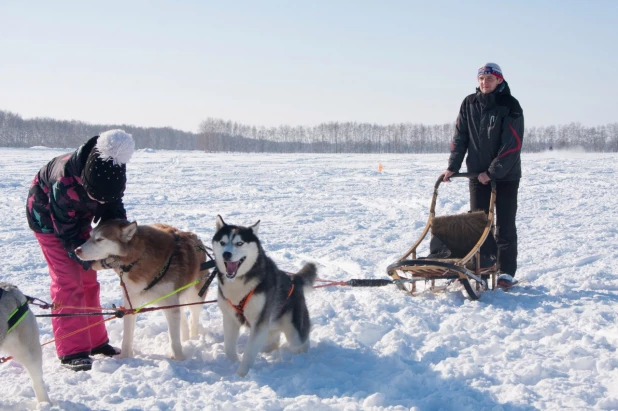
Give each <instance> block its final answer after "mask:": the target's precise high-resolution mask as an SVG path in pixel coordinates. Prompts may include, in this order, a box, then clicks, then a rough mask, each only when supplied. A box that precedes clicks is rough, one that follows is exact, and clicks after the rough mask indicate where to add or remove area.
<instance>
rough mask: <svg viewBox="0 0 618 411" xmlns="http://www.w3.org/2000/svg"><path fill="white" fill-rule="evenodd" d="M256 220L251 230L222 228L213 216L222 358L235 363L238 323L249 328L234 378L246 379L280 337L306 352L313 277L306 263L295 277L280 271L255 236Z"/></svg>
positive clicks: (224, 225) (221, 222) (310, 266)
mask: <svg viewBox="0 0 618 411" xmlns="http://www.w3.org/2000/svg"><path fill="white" fill-rule="evenodd" d="M259 224H260V222H259V221H258V222H257V223H255V224H254V225H252V226H251V227H240V226H235V225H228V224H226V223H225V222H224V221H223V219H222V218H221V216H217V224H216V228H217V232H216V233H215V235H214V237H213V239H212V249H213V252H214V255H215V261H216V263H217V270H218V274H217V278H218V279H219V295H218V298H217V301H218V303H219V308H220V309H221V312H222V313H223V337H224V345H225V355H226V356H227V358H228V359H230V360H232V361H238V354H237V353H236V342H237V340H238V333H239V330H240V326H241V325H246V326H247V327H249V329H250V335H249V342H248V343H247V347H246V348H245V351H244V354H243V356H242V361H241V363H240V367H238V372H237V373H238V375H240V376H241V377H244V376H245V375H247V373H248V372H249V369H250V368H251V367H252V366H253V363H254V362H255V358H256V356H257V354H258V353H259V352H260V351H264V352H269V351H272V350H275V349H277V348H279V341H280V338H281V333H283V334H284V335H285V338H286V340H287V342H288V344H289V347H290V349H291V350H293V351H295V352H306V351H307V349H308V348H309V331H310V329H311V322H310V320H309V311H308V310H307V305H306V303H305V290H307V289H311V288H312V286H313V282H314V281H315V279H316V277H317V272H316V267H315V265H314V264H311V263H308V264H305V266H304V267H303V268H302V269H301V270H300V271H299V272H298V273H297V274H295V275H288V274H286V273H285V272H283V271H281V270H280V269H279V268H277V266H276V265H275V263H274V262H273V261H272V260H271V259H270V258H268V257H267V256H266V254H265V252H264V249H263V248H262V245H261V244H260V240H259V239H258V237H257V232H258V227H259Z"/></svg>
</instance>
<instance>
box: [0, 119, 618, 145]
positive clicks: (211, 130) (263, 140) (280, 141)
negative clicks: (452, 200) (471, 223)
mask: <svg viewBox="0 0 618 411" xmlns="http://www.w3.org/2000/svg"><path fill="white" fill-rule="evenodd" d="M114 128H121V129H123V130H125V131H126V132H128V133H131V134H132V135H133V137H134V138H135V142H136V145H137V148H153V149H159V150H205V151H211V152H260V153H263V152H274V153H437V152H447V151H448V150H449V142H450V140H451V138H452V136H453V133H454V129H455V126H454V123H447V124H442V125H424V124H411V123H401V124H391V125H378V124H370V123H356V122H347V123H338V122H331V123H323V124H319V125H317V126H311V127H306V126H295V127H292V126H288V125H281V126H278V127H263V126H260V127H258V126H251V125H244V124H240V123H237V122H232V121H225V120H221V119H215V118H208V119H207V120H205V121H203V122H202V123H201V124H200V128H199V133H198V134H195V133H188V132H185V131H180V130H176V129H173V128H169V127H164V128H143V127H135V126H129V125H123V124H120V125H119V124H107V125H102V124H88V123H84V122H81V121H61V120H54V119H50V118H33V119H27V120H24V119H23V118H22V117H21V116H19V115H18V114H14V113H10V112H7V111H0V147H32V146H47V147H64V148H68V147H77V146H78V145H80V144H82V143H83V142H84V141H85V140H86V139H87V138H88V137H91V136H95V135H97V134H99V133H101V132H103V131H105V130H110V129H114ZM550 148H554V149H570V148H582V149H584V150H586V151H597V152H618V123H612V124H607V125H603V126H597V127H584V126H582V125H581V124H579V123H571V124H567V125H560V126H547V127H527V128H526V132H525V136H524V144H523V150H524V151H528V152H538V151H543V150H547V149H550Z"/></svg>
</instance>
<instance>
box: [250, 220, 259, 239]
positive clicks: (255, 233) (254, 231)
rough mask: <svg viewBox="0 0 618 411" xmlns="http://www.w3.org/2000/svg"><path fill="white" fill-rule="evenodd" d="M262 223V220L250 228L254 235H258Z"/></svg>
mask: <svg viewBox="0 0 618 411" xmlns="http://www.w3.org/2000/svg"><path fill="white" fill-rule="evenodd" d="M260 221H261V220H258V221H257V223H255V224H253V225H252V226H251V227H249V228H250V229H251V231H253V235H257V233H258V228H260Z"/></svg>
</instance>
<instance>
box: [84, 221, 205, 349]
mask: <svg viewBox="0 0 618 411" xmlns="http://www.w3.org/2000/svg"><path fill="white" fill-rule="evenodd" d="M75 254H76V255H77V256H78V257H79V258H80V259H82V260H85V261H92V260H95V262H94V263H93V265H92V268H93V269H95V270H103V269H108V268H112V269H113V270H114V271H115V272H116V273H117V274H118V275H119V276H120V278H121V280H122V281H124V284H125V287H126V289H125V290H126V291H125V292H124V295H125V307H126V308H129V307H130V306H132V307H133V308H137V307H138V306H140V305H142V304H144V303H148V302H150V301H153V300H156V299H157V298H160V297H163V296H166V295H168V294H170V295H169V296H167V297H166V298H164V299H162V300H161V301H159V302H157V303H155V305H156V306H159V307H160V306H170V305H178V304H191V303H199V302H202V301H204V297H205V295H204V296H202V297H200V296H199V295H198V292H199V290H200V287H201V286H202V285H203V284H204V281H203V280H202V281H200V282H199V283H197V284H196V285H194V286H191V287H189V288H186V289H184V290H182V291H180V292H178V293H173V292H174V291H175V290H177V289H179V288H181V287H183V286H185V285H188V284H189V283H192V282H194V281H196V280H200V279H202V278H203V273H202V272H200V264H201V263H203V262H204V261H206V252H205V248H204V245H203V244H202V242H201V241H200V239H199V238H198V237H197V235H195V234H194V233H191V232H186V231H180V230H178V229H177V228H174V227H172V226H169V225H166V224H152V225H139V226H138V225H137V223H136V222H128V221H126V220H121V219H114V220H108V221H106V222H104V223H101V224H99V225H98V226H96V227H95V228H94V229H93V230H92V232H91V233H90V239H89V240H88V241H86V242H85V243H84V244H82V245H81V246H80V247H78V248H77V249H76V250H75ZM205 274H207V273H205ZM188 309H189V311H190V313H191V324H190V326H189V324H188V321H187V317H186V315H185V314H184V312H182V311H181V309H180V308H179V307H175V308H168V309H165V310H163V311H164V313H165V317H166V319H167V325H168V332H169V340H170V348H171V357H172V359H175V360H179V361H181V360H183V359H184V356H183V353H182V344H181V334H182V340H187V339H189V338H196V337H197V335H198V332H199V315H200V311H201V310H202V305H201V304H195V305H190V306H188ZM134 330H135V315H125V316H124V332H123V336H122V353H121V357H131V356H133V333H134Z"/></svg>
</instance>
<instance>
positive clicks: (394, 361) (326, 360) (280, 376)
mask: <svg viewBox="0 0 618 411" xmlns="http://www.w3.org/2000/svg"><path fill="white" fill-rule="evenodd" d="M262 355H264V354H262ZM270 355H271V356H273V357H277V355H278V354H277V353H274V354H270ZM279 356H280V358H279V359H276V360H275V361H274V362H273V361H264V360H263V361H260V360H258V361H257V362H256V365H255V366H254V368H253V369H252V371H250V372H249V375H248V379H250V380H254V381H256V382H257V383H258V384H260V385H263V386H268V387H270V388H271V389H272V390H273V391H275V392H276V393H277V396H278V397H280V398H285V397H287V398H296V397H299V396H301V395H308V396H317V397H320V398H323V399H334V398H340V397H351V398H354V399H356V400H357V401H358V402H359V403H360V404H362V406H363V407H371V406H378V407H396V406H403V407H406V408H412V407H418V408H419V409H441V410H466V409H469V410H478V409H494V408H495V409H505V410H517V411H519V410H522V411H523V410H534V409H536V408H534V407H531V406H530V407H522V406H520V405H515V404H510V403H498V402H496V401H495V400H494V399H493V398H492V397H493V396H492V395H490V394H489V393H487V392H481V391H479V390H477V389H474V388H472V387H470V386H469V385H468V383H467V382H466V381H464V380H459V379H456V378H444V377H443V376H442V375H440V374H439V373H437V372H435V371H433V370H432V368H431V366H432V364H431V360H430V359H427V360H424V361H416V360H414V359H411V358H410V359H405V358H403V357H401V356H400V355H376V353H375V352H374V351H373V350H372V349H370V348H345V347H341V346H338V345H336V344H335V343H332V342H328V341H323V342H320V343H318V344H317V346H312V347H311V348H310V350H309V352H308V353H306V354H298V355H294V354H293V353H291V352H289V351H287V350H286V349H285V348H282V349H280V350H279ZM482 378H483V379H485V380H491V377H489V376H484V377H482Z"/></svg>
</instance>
